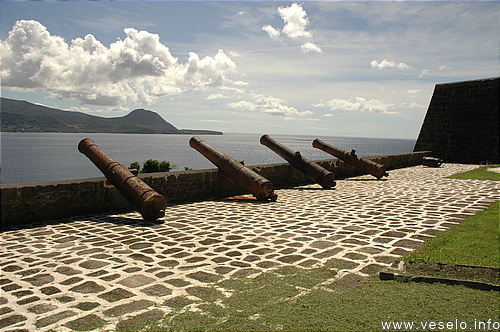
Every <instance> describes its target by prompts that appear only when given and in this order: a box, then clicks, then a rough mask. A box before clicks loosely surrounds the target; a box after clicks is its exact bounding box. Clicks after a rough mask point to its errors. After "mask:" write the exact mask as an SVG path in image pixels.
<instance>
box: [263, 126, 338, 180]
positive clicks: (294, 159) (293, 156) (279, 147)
mask: <svg viewBox="0 0 500 332" xmlns="http://www.w3.org/2000/svg"><path fill="white" fill-rule="evenodd" d="M260 144H262V145H265V146H267V147H268V148H269V149H271V150H272V151H274V152H275V153H276V154H277V155H278V156H280V157H281V158H283V159H285V160H286V161H288V162H289V163H290V164H291V165H292V166H293V167H295V168H297V169H298V170H299V171H301V172H302V173H304V174H305V175H307V176H309V177H310V178H312V179H314V181H316V182H317V183H318V184H319V185H321V187H323V188H324V189H328V188H331V187H335V185H336V183H335V181H334V175H333V173H332V172H330V171H329V170H327V169H325V168H323V167H321V166H319V165H318V164H316V163H315V162H314V161H311V160H309V159H307V158H306V157H303V156H302V155H301V154H300V152H298V151H297V152H294V151H292V150H290V149H289V148H287V147H286V146H284V145H283V144H281V143H278V142H276V141H275V140H274V139H272V138H271V137H269V135H263V136H262V137H261V138H260Z"/></svg>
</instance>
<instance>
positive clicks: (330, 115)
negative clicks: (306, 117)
mask: <svg viewBox="0 0 500 332" xmlns="http://www.w3.org/2000/svg"><path fill="white" fill-rule="evenodd" d="M323 116H326V117H332V116H333V114H331V113H326V114H325V115H323Z"/></svg>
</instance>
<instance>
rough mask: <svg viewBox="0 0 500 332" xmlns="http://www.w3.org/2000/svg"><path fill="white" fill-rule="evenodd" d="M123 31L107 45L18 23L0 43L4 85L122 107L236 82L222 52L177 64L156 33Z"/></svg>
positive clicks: (232, 65) (33, 23)
mask: <svg viewBox="0 0 500 332" xmlns="http://www.w3.org/2000/svg"><path fill="white" fill-rule="evenodd" d="M124 32H125V34H126V38H125V39H123V40H118V41H116V42H114V43H112V44H111V45H110V46H109V47H106V46H104V45H103V44H102V43H101V42H100V41H98V40H96V39H95V37H94V36H93V35H90V34H89V35H86V36H85V37H84V38H76V39H74V40H72V41H71V43H66V41H65V40H64V39H63V38H61V37H59V36H52V35H51V34H50V33H49V31H48V30H47V28H46V27H45V26H43V25H42V24H40V23H39V22H37V21H33V20H29V21H28V20H21V21H17V22H16V24H15V25H14V27H13V28H12V30H11V31H10V32H9V35H8V37H7V38H6V40H4V41H0V55H1V60H0V61H1V66H0V68H1V70H0V78H1V80H2V86H3V87H5V88H12V89H19V90H29V91H37V92H46V93H50V94H51V95H52V96H54V97H57V98H62V99H77V100H78V101H79V102H80V103H81V104H91V105H106V106H118V105H121V104H122V103H124V102H125V101H127V100H131V101H133V102H139V103H151V102H153V101H155V100H156V99H157V98H158V97H160V96H163V95H172V94H180V93H182V92H184V91H187V90H205V89H209V88H213V87H221V86H224V85H225V84H232V83H233V82H232V81H230V80H228V79H227V77H226V74H227V73H229V72H234V71H236V64H235V63H234V62H233V61H232V60H231V58H230V57H229V56H228V55H226V53H224V51H222V50H219V52H218V53H217V54H216V55H215V56H213V57H209V56H207V57H204V58H200V57H199V56H198V54H196V53H194V52H191V53H189V58H188V60H187V62H186V63H179V62H178V59H177V58H175V57H174V56H172V54H171V53H170V50H169V48H168V47H166V46H165V45H163V44H162V43H161V42H160V37H159V36H158V35H157V34H153V33H150V32H147V31H137V30H135V29H133V28H127V29H124Z"/></svg>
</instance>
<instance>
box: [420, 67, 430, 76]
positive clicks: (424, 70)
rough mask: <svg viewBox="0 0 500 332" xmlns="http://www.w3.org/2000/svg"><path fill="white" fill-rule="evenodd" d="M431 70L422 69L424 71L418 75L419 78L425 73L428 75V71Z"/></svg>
mask: <svg viewBox="0 0 500 332" xmlns="http://www.w3.org/2000/svg"><path fill="white" fill-rule="evenodd" d="M429 72H430V70H429V69H422V72H421V73H420V75H418V77H419V78H422V77H424V76H425V75H427V74H428V73H429Z"/></svg>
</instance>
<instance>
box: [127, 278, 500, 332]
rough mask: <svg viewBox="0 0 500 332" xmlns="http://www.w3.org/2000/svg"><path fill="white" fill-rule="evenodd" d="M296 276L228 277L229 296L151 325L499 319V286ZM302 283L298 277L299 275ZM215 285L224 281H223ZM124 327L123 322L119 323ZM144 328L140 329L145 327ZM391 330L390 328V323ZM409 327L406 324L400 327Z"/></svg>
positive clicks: (299, 325) (261, 326) (364, 327)
mask: <svg viewBox="0 0 500 332" xmlns="http://www.w3.org/2000/svg"><path fill="white" fill-rule="evenodd" d="M294 278H296V276H295V277H294V276H281V277H280V276H277V275H275V274H269V273H266V274H264V275H263V276H261V277H260V278H256V279H245V278H242V279H238V280H232V281H231V285H230V286H231V287H230V290H231V291H232V295H231V296H230V297H225V296H221V297H220V298H219V300H218V301H216V302H214V301H211V302H205V303H203V302H202V301H200V302H199V304H198V305H196V309H195V310H189V311H182V312H172V313H170V314H169V315H167V316H166V317H164V318H163V319H161V320H158V321H156V322H150V325H149V326H147V328H146V329H147V330H150V331H278V330H284V331H381V330H383V328H382V322H391V321H397V322H399V321H406V322H414V324H415V326H418V327H416V329H419V330H422V326H421V325H420V323H421V322H423V323H425V322H430V321H434V322H438V321H441V322H455V319H456V318H457V317H459V318H460V320H461V321H464V322H467V323H468V324H471V325H468V326H473V325H472V324H473V323H474V321H475V320H477V321H486V320H488V319H494V320H497V317H498V306H499V305H500V297H499V296H498V293H497V292H485V291H481V290H474V289H470V288H466V287H464V286H450V285H444V284H423V283H422V284H421V283H402V282H398V281H380V280H378V279H377V278H375V277H372V278H368V280H366V281H365V282H364V283H362V284H361V285H360V286H358V287H356V288H354V289H349V288H342V287H340V288H339V287H338V286H336V285H335V283H334V284H331V285H328V284H327V285H323V286H319V287H318V286H317V287H314V288H312V289H309V288H307V289H304V288H302V287H297V286H298V284H296V281H297V280H293V279H294ZM299 284H301V281H299ZM219 286H224V287H227V286H229V285H227V284H225V283H221V284H219ZM122 327H123V328H124V330H126V326H122ZM146 329H144V330H146ZM389 329H391V330H392V328H389ZM404 330H407V329H404Z"/></svg>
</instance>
